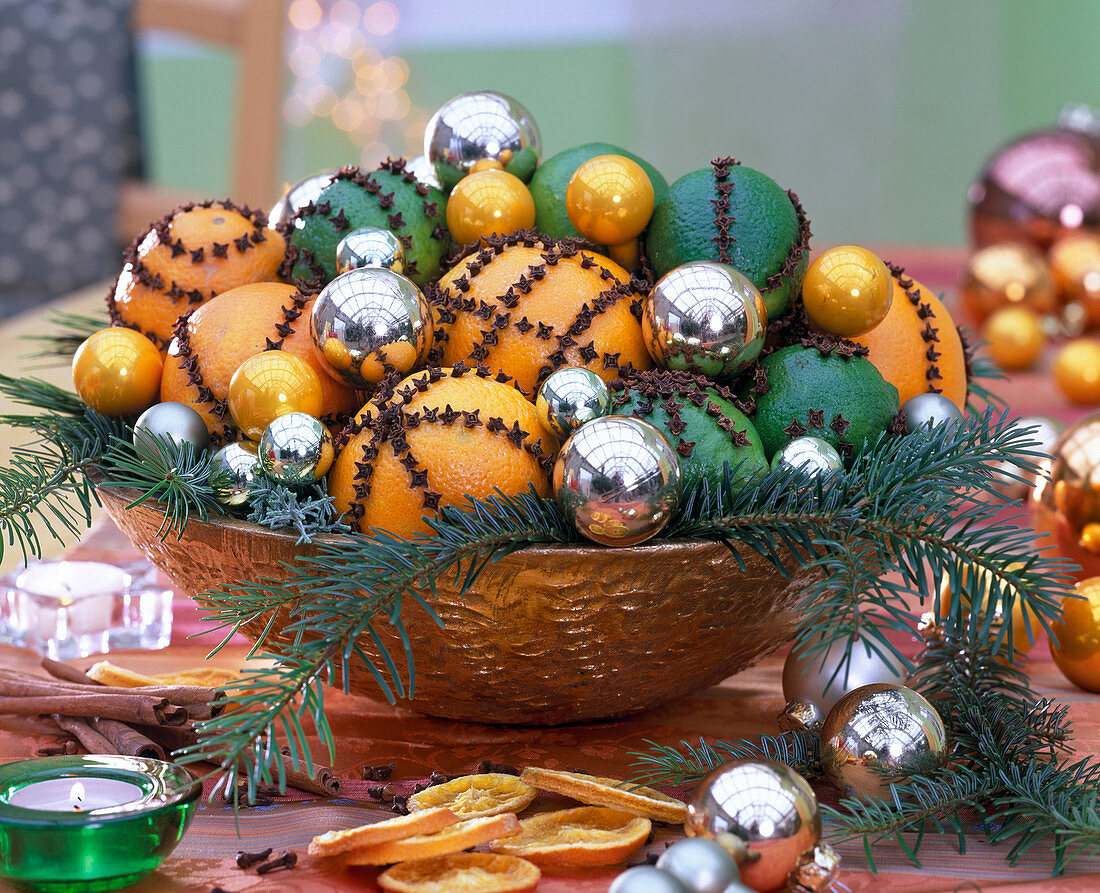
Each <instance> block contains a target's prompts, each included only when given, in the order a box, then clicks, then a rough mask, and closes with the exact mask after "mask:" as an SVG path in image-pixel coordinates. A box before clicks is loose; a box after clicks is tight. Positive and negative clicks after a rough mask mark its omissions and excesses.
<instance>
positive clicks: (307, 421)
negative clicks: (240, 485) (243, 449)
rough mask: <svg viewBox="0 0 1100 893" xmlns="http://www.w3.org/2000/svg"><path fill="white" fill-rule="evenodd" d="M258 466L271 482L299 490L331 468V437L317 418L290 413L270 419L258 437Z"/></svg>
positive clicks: (332, 452) (332, 454) (318, 478)
mask: <svg viewBox="0 0 1100 893" xmlns="http://www.w3.org/2000/svg"><path fill="white" fill-rule="evenodd" d="M259 452H260V466H261V467H262V468H263V470H264V473H265V474H266V475H267V476H268V477H269V478H271V479H272V480H273V481H277V482H278V483H280V484H286V486H288V487H301V486H304V485H306V484H312V483H314V482H315V481H319V480H320V479H321V478H323V477H324V476H325V475H326V474H327V473H328V470H329V468H331V467H332V460H333V457H334V455H335V452H334V450H333V446H332V435H331V434H330V433H329V430H328V428H326V427H325V425H324V424H323V423H322V422H321V421H320V420H318V419H315V418H314V417H313V416H311V415H306V414H305V413H304V412H292V413H288V414H287V415H284V416H279V418H277V419H274V420H273V421H272V422H271V424H270V425H268V426H267V430H265V431H264V433H263V436H262V437H261V438H260V451H259Z"/></svg>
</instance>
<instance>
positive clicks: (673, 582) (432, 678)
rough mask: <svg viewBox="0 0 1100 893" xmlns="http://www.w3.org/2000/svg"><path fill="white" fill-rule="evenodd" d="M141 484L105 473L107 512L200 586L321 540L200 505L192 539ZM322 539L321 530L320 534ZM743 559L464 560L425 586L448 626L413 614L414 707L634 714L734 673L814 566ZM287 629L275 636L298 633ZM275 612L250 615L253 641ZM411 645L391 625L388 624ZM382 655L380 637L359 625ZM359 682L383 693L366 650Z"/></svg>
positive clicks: (703, 545) (533, 717)
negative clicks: (470, 572)
mask: <svg viewBox="0 0 1100 893" xmlns="http://www.w3.org/2000/svg"><path fill="white" fill-rule="evenodd" d="M137 495H138V494H137V493H136V491H132V490H129V491H127V490H123V489H120V488H114V487H101V488H100V489H99V496H100V499H101V500H102V502H103V505H104V507H105V508H106V510H107V512H108V514H110V516H111V517H112V518H113V519H114V520H115V523H116V524H118V526H119V527H120V528H121V529H122V531H123V533H125V534H126V536H127V537H128V538H129V539H130V541H131V542H132V543H133V544H134V545H135V546H136V547H137V548H138V549H139V550H141V552H142V553H143V554H144V555H145V556H147V557H148V558H149V560H150V561H152V562H153V563H154V564H156V565H157V567H159V568H160V569H161V570H163V571H164V572H165V573H167V574H168V575H169V576H170V577H171V578H172V579H173V580H174V581H175V582H176V583H177V584H178V586H179V588H180V589H181V590H183V591H184V592H186V593H187V594H188V595H190V596H192V597H194V596H196V595H197V594H198V593H201V592H203V591H207V590H213V589H218V588H219V587H220V586H221V585H223V584H225V583H228V582H232V581H236V580H254V579H256V578H257V577H265V576H266V577H272V578H278V577H280V576H281V575H282V574H283V573H284V572H285V571H284V568H283V566H282V564H281V562H284V561H291V560H293V559H294V558H295V557H296V556H298V555H303V554H310V553H311V552H313V551H314V548H313V547H311V546H309V545H303V546H297V545H295V540H296V536H295V535H294V534H290V533H282V532H278V531H272V530H268V529H266V528H263V527H260V526H258V525H256V524H251V523H248V522H245V521H239V520H236V519H234V518H229V517H224V516H217V517H214V518H211V519H210V520H209V521H199V520H196V519H194V518H192V520H191V521H190V522H188V524H187V527H186V530H185V531H184V534H183V536H182V538H180V539H176V536H175V534H172V535H170V536H169V537H167V538H166V539H163V540H162V539H159V538H158V536H157V530H158V529H159V528H160V526H161V522H162V520H163V515H162V514H161V511H160V508H159V507H158V506H157V505H156V504H153V505H145V504H143V505H137V506H134V507H133V508H129V509H128V508H126V506H127V505H128V504H129V503H130V502H131V501H132V500H133V499H134V498H136V496H137ZM319 539H320V538H319ZM743 557H744V559H745V564H746V568H745V570H743V571H742V570H741V569H740V568H739V567H738V565H737V561H736V559H734V558H733V556H732V555H731V554H730V553H729V550H728V549H726V547H725V546H723V545H721V544H720V543H712V542H705V541H673V540H656V541H650V542H649V543H646V544H645V545H641V546H633V547H630V548H621V549H610V548H603V547H599V546H577V545H570V546H554V545H549V546H540V547H537V548H527V549H522V550H520V551H517V552H513V553H512V554H510V555H508V556H506V557H504V558H501V559H500V560H499V561H498V562H496V563H495V564H488V565H486V567H485V569H484V570H483V571H482V573H481V576H480V577H478V579H477V581H476V583H475V584H474V586H473V587H472V588H471V589H470V591H468V592H467V593H466V594H465V595H462V596H459V595H458V593H457V592H456V591H455V589H454V588H453V586H452V583H453V574H452V575H449V576H446V577H443V578H441V579H439V580H437V582H436V586H437V590H438V595H437V596H436V595H433V594H432V593H429V592H426V593H424V597H425V600H426V601H427V602H428V603H429V604H430V605H431V606H432V608H433V609H434V610H435V611H436V612H437V613H438V614H439V616H440V618H441V619H442V620H443V621H444V623H445V628H444V629H440V628H439V627H438V626H437V625H436V624H435V622H433V621H432V619H431V618H430V617H429V616H428V615H427V612H425V611H424V610H423V609H422V608H420V607H419V606H417V605H415V604H414V603H412V602H411V601H410V602H408V603H407V604H406V607H405V611H404V615H403V619H404V622H405V626H406V629H407V630H408V633H409V637H410V639H411V641H412V650H413V655H414V659H415V671H416V692H415V697H414V698H412V700H411V701H405V702H403V704H404V705H406V706H408V707H410V708H412V709H413V710H416V711H419V712H421V713H426V714H429V715H431V716H440V717H445V718H448V719H458V720H467V721H473V722H486V723H515V724H523V725H561V724H565V723H574V722H589V721H593V720H599V719H610V718H615V717H621V716H626V715H627V714H630V713H636V712H638V711H641V710H646V709H648V708H650V707H655V706H657V705H659V704H663V703H665V702H667V701H670V700H673V699H675V698H678V697H681V696H683V695H686V694H689V693H691V692H693V691H696V690H697V689H700V688H704V687H705V686H708V685H713V684H715V683H717V682H720V681H722V680H723V679H725V678H726V677H728V676H732V675H733V674H734V673H737V672H739V671H740V670H743V669H745V668H746V667H748V666H750V665H752V664H753V663H755V662H756V661H757V660H759V659H760V658H761V657H763V656H764V655H766V654H768V653H769V652H770V651H773V650H774V649H776V648H778V647H779V646H780V645H782V644H784V643H785V642H788V641H789V640H790V639H791V638H792V637H793V635H794V631H795V628H796V626H797V625H798V621H799V610H798V606H799V601H800V597H801V595H802V593H803V591H804V589H805V586H806V584H807V582H808V581H809V579H810V572H809V571H799V570H797V565H796V564H795V563H794V562H792V570H793V572H794V576H793V578H788V577H784V576H783V575H782V574H781V573H780V572H779V571H778V570H776V568H775V567H774V566H773V565H772V564H771V563H770V562H769V561H767V560H766V559H764V558H762V557H760V556H759V555H757V554H756V553H755V552H752V551H751V550H748V549H745V550H744V553H743ZM286 622H287V620H286V619H285V618H284V619H282V620H281V622H278V623H276V624H275V626H274V629H275V630H276V632H275V633H274V634H273V635H272V636H270V637H269V640H268V641H267V643H266V646H267V648H268V649H269V650H272V651H275V652H277V651H278V650H279V647H280V644H283V643H285V642H287V641H288V639H287V637H286V636H285V635H284V634H283V633H282V632H280V631H279V630H281V629H282V627H283V626H285V624H286ZM264 626H265V622H264V620H262V619H261V620H257V621H255V622H253V623H250V624H248V625H246V626H245V627H244V629H243V631H244V633H245V634H246V635H247V636H249V637H250V638H251V639H253V640H254V641H255V639H256V638H257V637H258V636H260V635H262V633H263V629H264ZM375 629H376V631H377V632H378V634H379V636H380V637H381V639H382V640H383V641H384V642H385V643H386V645H387V647H389V648H390V649H391V652H392V653H396V654H401V653H402V646H401V643H400V640H399V639H398V637H397V635H396V634H395V632H394V630H393V628H392V627H390V626H389V625H388V624H387V623H385V622H379V623H377V624H376V627H375ZM358 644H359V646H360V647H361V648H362V649H363V650H364V651H365V652H367V653H368V654H371V655H374V654H377V649H376V648H375V646H374V643H373V642H372V641H371V640H370V637H369V636H362V637H361V638H360V639H359V643H358ZM353 667H354V669H353V672H352V678H351V680H350V687H351V690H352V691H354V692H358V693H360V694H364V695H370V696H374V697H377V696H378V694H379V690H378V686H377V683H376V682H375V681H374V679H373V677H372V676H371V674H370V673H369V672H368V670H367V669H366V668H365V667H363V666H361V665H354V664H353Z"/></svg>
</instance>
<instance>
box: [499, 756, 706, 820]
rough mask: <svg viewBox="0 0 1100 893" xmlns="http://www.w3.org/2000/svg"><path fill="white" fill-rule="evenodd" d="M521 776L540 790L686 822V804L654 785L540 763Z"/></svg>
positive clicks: (654, 817)
mask: <svg viewBox="0 0 1100 893" xmlns="http://www.w3.org/2000/svg"><path fill="white" fill-rule="evenodd" d="M520 778H522V779H523V780H524V781H526V782H527V783H528V784H532V785H534V786H535V787H536V788H538V789H539V790H543V791H553V792H554V793H555V794H564V795H565V796H566V797H572V798H573V799H574V800H580V801H581V803H589V804H592V805H594V806H609V807H611V808H612V809H620V810H623V811H624V812H629V813H632V814H633V815H638V816H644V817H645V818H650V819H656V820H657V821H659V822H673V823H679V822H683V820H684V816H685V815H686V814H687V813H686V811H687V807H686V806H685V805H684V804H683V802H682V801H680V800H677V799H676V798H675V797H669V796H668V795H667V794H662V793H661V792H660V791H655V790H653V788H645V787H642V786H641V785H628V784H627V783H626V782H625V781H619V780H618V779H616V778H600V777H598V776H595V775H585V774H584V773H583V772H563V771H561V770H558V769H540V768H538V767H537V766H528V767H527V768H526V769H524V770H523V772H521V773H520Z"/></svg>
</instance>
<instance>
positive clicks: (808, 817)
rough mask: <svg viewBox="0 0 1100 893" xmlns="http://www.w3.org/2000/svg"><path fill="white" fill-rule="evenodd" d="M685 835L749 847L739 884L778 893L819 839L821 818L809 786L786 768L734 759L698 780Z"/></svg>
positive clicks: (758, 761)
mask: <svg viewBox="0 0 1100 893" xmlns="http://www.w3.org/2000/svg"><path fill="white" fill-rule="evenodd" d="M684 831H685V832H686V833H687V835H688V836H689V837H715V836H716V835H719V834H724V833H729V834H733V835H734V836H735V837H739V838H740V839H741V840H743V841H744V842H745V844H746V845H747V847H748V860H747V861H745V862H743V863H742V864H741V881H742V882H743V883H744V884H746V885H747V886H749V887H752V888H753V889H754V890H777V889H779V888H780V887H782V886H783V884H784V883H785V882H786V879H787V875H788V874H789V873H790V871H791V870H792V869H793V868H794V867H795V864H796V863H797V861H798V857H799V856H801V855H802V854H803V853H804V852H806V850H808V849H811V848H812V847H814V846H815V845H816V844H817V842H818V840H819V839H820V837H821V814H820V812H819V810H818V806H817V797H816V796H814V792H813V790H812V789H811V788H810V785H809V783H807V781H806V779H804V778H803V777H802V776H801V775H799V774H798V773H797V772H795V771H794V770H793V769H791V768H790V767H789V766H784V765H782V764H781V763H775V762H772V761H771V760H734V761H733V762H730V763H724V764H723V765H721V766H719V767H718V768H716V769H714V770H712V771H711V772H710V773H709V774H708V775H706V776H705V777H704V778H703V780H702V781H700V782H699V785H698V787H696V789H695V792H694V794H693V795H692V798H691V800H690V801H689V802H688V808H687V819H686V820H685V821H684ZM754 857H758V858H754ZM658 864H659V863H658Z"/></svg>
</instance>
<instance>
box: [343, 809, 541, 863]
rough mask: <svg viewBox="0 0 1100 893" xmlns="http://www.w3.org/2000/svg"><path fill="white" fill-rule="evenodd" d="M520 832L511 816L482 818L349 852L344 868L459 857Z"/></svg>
mask: <svg viewBox="0 0 1100 893" xmlns="http://www.w3.org/2000/svg"><path fill="white" fill-rule="evenodd" d="M519 831H520V824H519V819H517V818H516V816H515V813H511V812H506V813H503V814H501V815H490V816H482V817H481V818H479V819H467V820H466V821H464V822H459V823H458V824H455V825H451V826H450V827H447V828H444V829H443V830H442V831H437V832H436V833H434V834H417V835H414V836H413V837H405V838H402V839H401V840H389V841H386V842H384V843H376V844H374V845H372V846H366V847H360V848H358V849H355V850H352V851H351V852H350V854H349V855H348V857H347V864H348V865H390V864H392V863H394V862H405V861H407V860H409V859H428V858H431V857H432V856H446V855H449V854H450V853H461V852H462V851H463V850H467V849H469V848H470V847H472V846H477V845H478V844H479V843H487V842H488V841H490V840H494V839H496V838H498V837H509V836H510V835H512V834H518V833H519Z"/></svg>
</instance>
